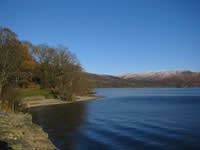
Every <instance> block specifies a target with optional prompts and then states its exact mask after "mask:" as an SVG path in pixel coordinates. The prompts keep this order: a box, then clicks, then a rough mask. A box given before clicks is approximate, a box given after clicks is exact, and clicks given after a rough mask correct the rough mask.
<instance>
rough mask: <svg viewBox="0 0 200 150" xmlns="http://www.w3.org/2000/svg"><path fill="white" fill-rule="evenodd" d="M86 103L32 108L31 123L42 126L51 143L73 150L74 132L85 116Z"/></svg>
mask: <svg viewBox="0 0 200 150" xmlns="http://www.w3.org/2000/svg"><path fill="white" fill-rule="evenodd" d="M86 106H87V105H86V103H74V104H66V105H57V106H47V107H37V108H32V109H31V110H30V112H31V113H32V115H33V122H34V123H37V124H39V125H42V127H43V128H44V130H45V131H46V132H47V133H48V134H49V138H50V139H51V140H52V142H53V143H54V144H55V145H56V146H57V147H59V148H61V149H73V147H75V145H76V143H77V142H76V140H77V138H76V136H75V134H76V132H77V131H78V129H79V127H80V126H81V125H82V124H83V123H84V120H86V116H87V114H86V113H87V111H86V110H87V108H86Z"/></svg>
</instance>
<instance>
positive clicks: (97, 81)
mask: <svg viewBox="0 0 200 150" xmlns="http://www.w3.org/2000/svg"><path fill="white" fill-rule="evenodd" d="M88 77H89V79H90V80H92V81H93V82H94V85H95V87H96V88H111V87H134V82H129V80H127V79H123V78H120V77H117V76H111V75H99V74H92V73H88Z"/></svg>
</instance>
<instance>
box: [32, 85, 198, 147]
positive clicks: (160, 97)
mask: <svg viewBox="0 0 200 150" xmlns="http://www.w3.org/2000/svg"><path fill="white" fill-rule="evenodd" d="M96 91H97V95H103V96H105V98H103V99H98V100H93V101H87V102H80V103H74V104H65V105H56V106H47V107H37V108H33V109H31V110H30V111H31V112H32V114H33V121H34V122H35V123H37V124H39V125H41V126H42V127H43V128H44V130H45V131H46V132H48V134H49V137H50V139H51V140H52V142H53V143H54V144H55V145H56V146H57V147H58V148H60V149H61V150H200V88H180V89H178V88H140V89H139V88H138V89H131V88H125V89H115V88H111V89H96Z"/></svg>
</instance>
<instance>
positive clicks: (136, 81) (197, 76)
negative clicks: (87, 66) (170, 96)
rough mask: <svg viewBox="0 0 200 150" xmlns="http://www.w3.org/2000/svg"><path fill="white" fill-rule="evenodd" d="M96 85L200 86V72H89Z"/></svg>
mask: <svg viewBox="0 0 200 150" xmlns="http://www.w3.org/2000/svg"><path fill="white" fill-rule="evenodd" d="M89 76H90V79H91V80H93V81H94V82H95V86H96V87H192V86H200V72H195V71H191V70H163V71H149V72H132V73H123V74H120V75H117V76H110V75H98V74H90V75H89Z"/></svg>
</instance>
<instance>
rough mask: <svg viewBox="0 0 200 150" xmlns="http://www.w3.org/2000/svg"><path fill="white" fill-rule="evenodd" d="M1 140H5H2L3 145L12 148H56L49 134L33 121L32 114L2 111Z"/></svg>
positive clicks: (0, 117) (0, 123) (39, 149)
mask: <svg viewBox="0 0 200 150" xmlns="http://www.w3.org/2000/svg"><path fill="white" fill-rule="evenodd" d="M0 141H3V142H2V143H1V142H0V146H1V147H3V146H4V147H8V148H9V147H10V150H11V149H12V150H33V149H38V150H55V149H56V147H55V146H54V145H53V144H52V143H51V141H50V140H49V139H48V134H47V133H45V132H44V131H43V130H42V128H41V127H40V126H38V125H36V124H33V123H32V116H31V115H30V114H23V113H18V114H14V113H7V112H1V111H0ZM1 150H7V149H6V148H5V149H1ZM8 150H9V149H8Z"/></svg>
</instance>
